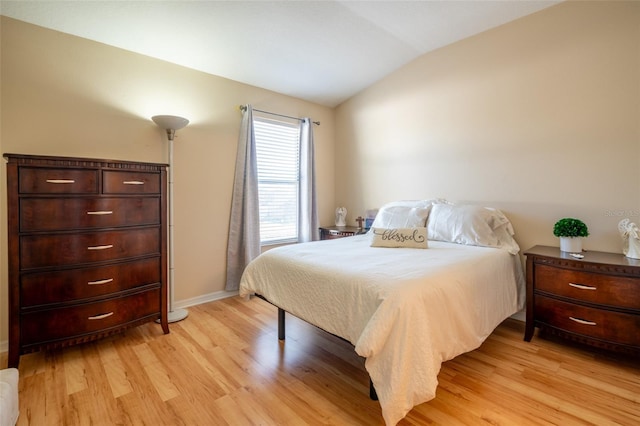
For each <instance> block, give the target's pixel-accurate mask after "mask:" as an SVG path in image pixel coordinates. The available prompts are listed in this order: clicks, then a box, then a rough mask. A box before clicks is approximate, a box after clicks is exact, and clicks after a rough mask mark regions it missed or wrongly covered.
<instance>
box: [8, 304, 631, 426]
mask: <svg viewBox="0 0 640 426" xmlns="http://www.w3.org/2000/svg"><path fill="white" fill-rule="evenodd" d="M170 328H171V333H170V334H168V335H164V334H163V333H162V330H161V328H160V326H159V325H158V324H155V323H150V324H145V325H143V326H140V327H137V328H134V329H131V330H127V331H126V332H125V333H123V334H121V335H117V336H112V337H109V338H106V339H103V340H100V341H97V342H91V343H87V344H84V345H79V346H73V347H69V348H64V349H58V350H52V351H49V352H37V353H33V354H27V355H23V356H22V357H21V360H20V385H19V391H20V413H21V414H20V418H19V420H18V425H37V426H41V425H65V426H67V425H69V426H74V425H85V424H86V425H89V424H90V425H97V426H102V425H105V426H107V425H114V424H117V425H136V426H137V425H150V426H157V425H167V426H169V425H171V426H174V425H185V426H191V425H214V426H217V425H220V426H227V425H231V426H238V425H239V426H243V425H296V426H297V425H312V426H313V425H367V426H369V425H380V426H382V425H384V421H383V419H382V415H381V410H380V405H379V404H378V403H377V402H376V401H372V400H370V399H369V395H368V375H367V372H366V371H365V368H364V360H363V359H362V358H360V357H359V356H358V355H357V354H356V353H355V351H354V349H353V346H352V345H351V344H349V343H348V342H345V341H343V340H341V339H339V338H336V337H335V336H332V335H330V334H328V333H325V332H323V331H322V330H319V329H317V328H315V327H313V326H311V325H309V324H307V323H305V322H304V321H301V320H299V319H297V318H295V317H293V316H291V315H287V338H286V340H285V341H284V342H282V341H279V340H278V339H277V310H276V308H275V307H273V306H272V305H270V304H268V303H266V302H264V301H262V300H260V299H256V298H253V299H251V300H245V299H241V298H239V297H233V298H229V299H224V300H219V301H215V302H211V303H207V304H203V305H199V306H194V307H192V308H190V314H189V317H188V318H187V319H185V320H183V321H181V322H178V323H174V324H171V325H170ZM523 332H524V325H523V324H522V323H521V322H518V321H515V320H507V321H505V322H504V323H503V324H501V325H500V326H498V328H497V329H496V330H495V331H494V332H493V333H492V334H491V336H489V338H488V339H487V341H486V342H485V343H484V344H483V345H482V346H481V347H480V348H478V349H477V350H475V351H472V352H470V353H467V354H463V355H461V356H459V357H457V358H455V359H453V360H451V361H447V362H445V363H444V364H443V365H442V368H441V371H440V374H439V376H438V380H439V386H438V389H437V392H436V397H435V398H434V399H433V400H431V401H427V402H425V403H423V404H420V405H418V406H417V407H415V408H414V409H413V410H412V411H411V412H409V413H408V415H407V416H406V417H405V418H404V419H403V420H402V421H400V423H399V426H407V425H446V426H451V425H453V426H455V425H483V424H485V425H507V426H511V425H518V426H520V425H525V426H529V425H532V426H538V425H540V426H546V425H562V426H566V425H569V426H570V425H581V426H582V425H598V426H601V425H622V426H631V425H637V424H640V360H638V359H636V358H630V357H624V356H619V355H612V354H609V353H607V352H602V351H596V350H593V349H589V348H586V347H582V346H579V345H574V344H571V345H568V344H566V343H562V342H561V341H558V340H554V339H551V338H550V339H542V338H540V336H538V335H535V336H534V338H533V340H532V341H531V342H524V341H523V340H522V338H523ZM6 362H7V356H6V353H4V354H0V367H3V366H6Z"/></svg>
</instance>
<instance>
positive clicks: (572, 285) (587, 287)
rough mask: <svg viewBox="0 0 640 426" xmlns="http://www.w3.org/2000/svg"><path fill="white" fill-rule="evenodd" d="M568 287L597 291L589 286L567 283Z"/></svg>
mask: <svg viewBox="0 0 640 426" xmlns="http://www.w3.org/2000/svg"><path fill="white" fill-rule="evenodd" d="M569 285H570V286H571V287H575V288H579V289H580V290H597V288H596V287H593V286H590V285H584V284H576V283H569Z"/></svg>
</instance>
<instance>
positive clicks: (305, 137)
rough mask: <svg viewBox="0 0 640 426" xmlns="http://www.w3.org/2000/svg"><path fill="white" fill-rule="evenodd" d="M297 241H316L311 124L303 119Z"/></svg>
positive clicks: (314, 181) (316, 213)
mask: <svg viewBox="0 0 640 426" xmlns="http://www.w3.org/2000/svg"><path fill="white" fill-rule="evenodd" d="M299 212H300V214H299V219H298V232H299V241H300V242H307V241H317V240H318V239H319V236H318V202H317V199H316V168H315V160H314V146H313V123H312V122H311V120H310V119H309V118H303V119H302V124H301V125H300V209H299Z"/></svg>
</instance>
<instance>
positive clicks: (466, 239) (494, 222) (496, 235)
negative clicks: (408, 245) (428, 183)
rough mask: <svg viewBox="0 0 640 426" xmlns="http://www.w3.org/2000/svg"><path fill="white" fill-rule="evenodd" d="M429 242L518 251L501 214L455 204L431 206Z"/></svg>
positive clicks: (477, 207) (511, 230) (496, 211)
mask: <svg viewBox="0 0 640 426" xmlns="http://www.w3.org/2000/svg"><path fill="white" fill-rule="evenodd" d="M427 234H428V235H429V239H431V240H436V241H447V242H451V243H458V244H466V245H474V246H483V247H496V248H504V249H506V250H508V251H509V253H511V254H516V253H518V252H519V251H520V247H519V246H518V244H517V243H516V241H515V240H514V239H513V235H514V232H513V227H512V226H511V222H509V219H507V218H506V217H505V215H504V214H502V212H501V211H500V210H497V209H492V208H487V207H480V206H473V205H463V204H460V205H456V204H434V205H433V207H432V208H431V212H430V214H429V220H428V221H427Z"/></svg>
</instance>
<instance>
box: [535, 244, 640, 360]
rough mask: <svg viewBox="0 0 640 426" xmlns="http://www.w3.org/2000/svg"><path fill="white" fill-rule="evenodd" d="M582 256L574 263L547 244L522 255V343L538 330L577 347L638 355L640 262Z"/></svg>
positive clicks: (601, 255)
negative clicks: (524, 296) (524, 279)
mask: <svg viewBox="0 0 640 426" xmlns="http://www.w3.org/2000/svg"><path fill="white" fill-rule="evenodd" d="M582 254H583V255H584V258H582V259H576V258H574V257H572V256H571V255H569V254H568V253H564V252H561V251H560V250H559V249H558V248H557V247H547V246H536V247H533V248H531V249H529V250H527V251H526V252H525V255H526V256H527V312H526V316H527V319H526V321H527V322H526V327H525V336H524V338H525V340H526V341H530V340H531V338H532V337H533V332H534V328H535V327H541V328H543V329H545V330H547V331H550V332H552V333H553V334H557V335H559V336H562V337H566V338H569V339H572V340H574V341H577V342H580V343H586V344H589V345H593V346H597V347H600V348H603V349H609V350H616V351H621V352H626V353H632V354H640V260H636V259H629V258H627V257H625V256H624V255H622V254H616V253H604V252H596V251H589V252H583V253H582Z"/></svg>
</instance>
